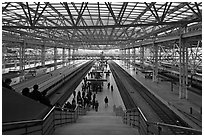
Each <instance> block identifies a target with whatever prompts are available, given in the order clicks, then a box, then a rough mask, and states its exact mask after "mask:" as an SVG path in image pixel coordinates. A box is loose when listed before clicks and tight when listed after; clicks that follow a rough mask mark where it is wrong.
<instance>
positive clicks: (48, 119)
mask: <svg viewBox="0 0 204 137" xmlns="http://www.w3.org/2000/svg"><path fill="white" fill-rule="evenodd" d="M85 114H86V109H84V108H82V107H80V106H78V107H76V109H75V110H68V109H63V110H62V109H61V108H57V107H55V106H54V107H53V108H52V109H51V110H50V111H49V112H48V113H47V114H46V115H45V116H44V117H43V118H42V119H37V120H29V121H18V122H8V123H3V124H2V134H3V135H27V134H30V135H49V134H52V133H53V132H54V131H55V129H56V128H57V127H59V126H62V125H64V124H68V123H75V122H76V120H77V118H78V116H79V115H85Z"/></svg>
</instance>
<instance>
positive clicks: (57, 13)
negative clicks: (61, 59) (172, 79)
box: [2, 2, 202, 50]
mask: <svg viewBox="0 0 204 137" xmlns="http://www.w3.org/2000/svg"><path fill="white" fill-rule="evenodd" d="M201 21H202V2H95V3H93V2H90V3H89V2H82V3H75V2H71V3H67V2H59V3H57V2H56V3H53V2H51V3H50V2H4V3H2V30H3V36H7V37H10V36H11V37H12V36H15V37H19V38H23V39H31V40H39V41H52V42H54V43H56V44H61V45H64V46H66V47H72V48H76V49H78V48H82V49H100V50H101V49H102V50H105V49H118V48H124V46H126V45H127V44H128V43H131V42H137V41H141V40H146V39H153V38H154V37H159V36H165V35H168V33H171V32H172V31H173V30H175V29H177V28H179V27H181V26H185V25H188V24H192V23H197V22H198V23H199V22H201Z"/></svg>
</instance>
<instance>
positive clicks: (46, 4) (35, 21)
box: [33, 2, 49, 26]
mask: <svg viewBox="0 0 204 137" xmlns="http://www.w3.org/2000/svg"><path fill="white" fill-rule="evenodd" d="M48 4H49V2H45V7H44V8H43V10H42V11H41V13H40V14H39V15H38V18H37V19H36V20H34V23H33V26H35V25H36V23H37V22H38V20H39V19H40V17H41V16H42V14H43V12H44V11H45V9H46V7H47V6H48Z"/></svg>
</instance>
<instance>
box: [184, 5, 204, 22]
mask: <svg viewBox="0 0 204 137" xmlns="http://www.w3.org/2000/svg"><path fill="white" fill-rule="evenodd" d="M186 5H187V6H188V8H189V9H191V10H192V11H193V13H194V14H195V15H196V16H197V17H198V18H199V19H202V16H201V13H200V10H199V7H198V5H197V4H195V6H196V9H197V10H198V13H197V12H196V11H195V10H194V9H193V7H191V6H190V5H189V3H186Z"/></svg>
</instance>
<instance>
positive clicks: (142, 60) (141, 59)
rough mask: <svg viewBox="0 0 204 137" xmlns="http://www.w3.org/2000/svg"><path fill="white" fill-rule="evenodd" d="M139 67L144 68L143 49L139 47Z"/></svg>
mask: <svg viewBox="0 0 204 137" xmlns="http://www.w3.org/2000/svg"><path fill="white" fill-rule="evenodd" d="M140 65H142V68H143V66H144V47H143V46H142V45H141V46H140Z"/></svg>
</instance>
